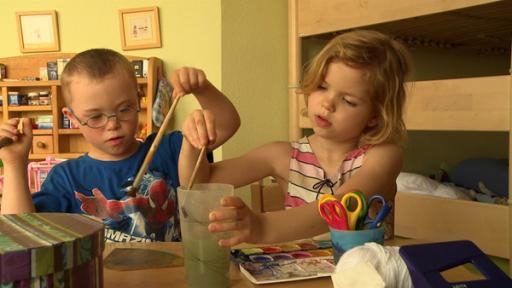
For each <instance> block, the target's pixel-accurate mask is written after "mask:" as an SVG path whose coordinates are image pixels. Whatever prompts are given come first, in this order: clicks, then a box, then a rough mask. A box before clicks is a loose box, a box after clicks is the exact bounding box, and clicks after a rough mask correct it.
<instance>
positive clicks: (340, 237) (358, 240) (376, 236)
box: [329, 226, 384, 263]
mask: <svg viewBox="0 0 512 288" xmlns="http://www.w3.org/2000/svg"><path fill="white" fill-rule="evenodd" d="M329 229H330V230H331V241H332V250H333V252H334V263H338V260H340V257H341V256H342V255H343V253H345V252H347V251H348V250H349V249H351V248H354V247H356V246H360V245H364V243H368V242H376V243H378V244H381V245H382V244H384V226H381V227H379V228H376V229H367V230H338V229H334V228H329Z"/></svg>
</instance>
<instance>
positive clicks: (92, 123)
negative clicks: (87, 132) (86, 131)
mask: <svg viewBox="0 0 512 288" xmlns="http://www.w3.org/2000/svg"><path fill="white" fill-rule="evenodd" d="M68 109H69V112H71V114H73V116H75V118H76V120H78V122H79V123H80V124H81V125H84V126H88V127H89V128H93V129H98V128H103V127H105V126H107V123H108V120H110V118H114V117H116V118H117V120H119V121H127V120H131V119H133V118H134V117H135V116H136V115H137V113H139V111H140V108H139V107H137V108H134V107H131V106H128V107H122V108H119V110H117V112H116V113H114V114H110V115H108V114H105V113H98V114H95V115H93V116H91V117H89V118H87V120H85V121H82V120H80V118H78V116H76V114H75V112H73V110H72V109H71V107H68Z"/></svg>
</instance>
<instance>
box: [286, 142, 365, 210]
mask: <svg viewBox="0 0 512 288" xmlns="http://www.w3.org/2000/svg"><path fill="white" fill-rule="evenodd" d="M290 144H291V145H292V155H291V159H290V171H289V183H288V193H287V195H286V199H285V207H287V208H290V207H296V206H300V205H303V204H305V203H309V202H313V201H315V200H317V199H318V198H320V195H321V194H334V192H335V191H336V189H337V188H338V187H340V186H341V185H342V184H343V183H344V182H345V181H347V180H348V179H349V178H350V177H352V175H353V173H355V172H356V171H357V170H358V169H359V168H360V167H361V166H362V165H363V159H364V155H365V154H366V152H367V151H368V149H370V148H371V145H364V146H362V147H359V148H357V149H355V150H353V151H351V152H350V153H348V155H347V157H345V160H343V162H342V163H341V166H340V168H339V169H338V173H337V175H335V176H334V177H332V178H331V179H329V178H328V177H327V175H326V173H325V171H324V169H322V167H321V166H320V163H319V162H318V160H317V158H316V156H315V154H314V153H313V150H312V149H311V146H310V144H309V140H308V138H307V137H304V138H302V139H300V140H298V141H296V142H291V143H290Z"/></svg>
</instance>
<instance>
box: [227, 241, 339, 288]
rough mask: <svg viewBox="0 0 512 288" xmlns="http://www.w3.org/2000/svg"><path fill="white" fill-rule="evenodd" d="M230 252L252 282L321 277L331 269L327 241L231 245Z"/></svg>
mask: <svg viewBox="0 0 512 288" xmlns="http://www.w3.org/2000/svg"><path fill="white" fill-rule="evenodd" d="M231 255H232V258H233V259H234V260H235V261H237V262H238V263H239V264H240V271H241V272H242V274H244V275H245V276H246V277H247V278H248V279H249V280H250V281H251V282H252V283H255V284H265V283H275V282H286V281H296V280H303V279H310V278H317V277H325V276H330V275H331V274H332V273H333V272H334V269H335V265H334V260H333V252H332V247H331V242H330V241H316V242H302V243H287V244H281V245H275V246H262V247H251V248H244V249H233V250H231Z"/></svg>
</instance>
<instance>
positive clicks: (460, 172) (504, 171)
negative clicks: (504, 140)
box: [450, 158, 508, 197]
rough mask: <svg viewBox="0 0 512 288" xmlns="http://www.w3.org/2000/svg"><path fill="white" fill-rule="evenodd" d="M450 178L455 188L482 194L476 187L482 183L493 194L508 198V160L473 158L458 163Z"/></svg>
mask: <svg viewBox="0 0 512 288" xmlns="http://www.w3.org/2000/svg"><path fill="white" fill-rule="evenodd" d="M450 178H451V179H452V181H453V183H454V184H455V185H457V186H461V187H465V188H468V189H473V190H475V191H479V192H484V191H481V190H480V187H479V186H478V183H479V182H482V183H483V184H484V185H485V187H487V189H489V190H491V191H492V192H494V193H495V194H497V195H499V196H502V197H507V196H508V159H492V158H475V159H467V160H464V161H462V162H460V163H459V164H458V165H457V166H456V167H455V168H454V169H453V171H452V173H451V176H450Z"/></svg>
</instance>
